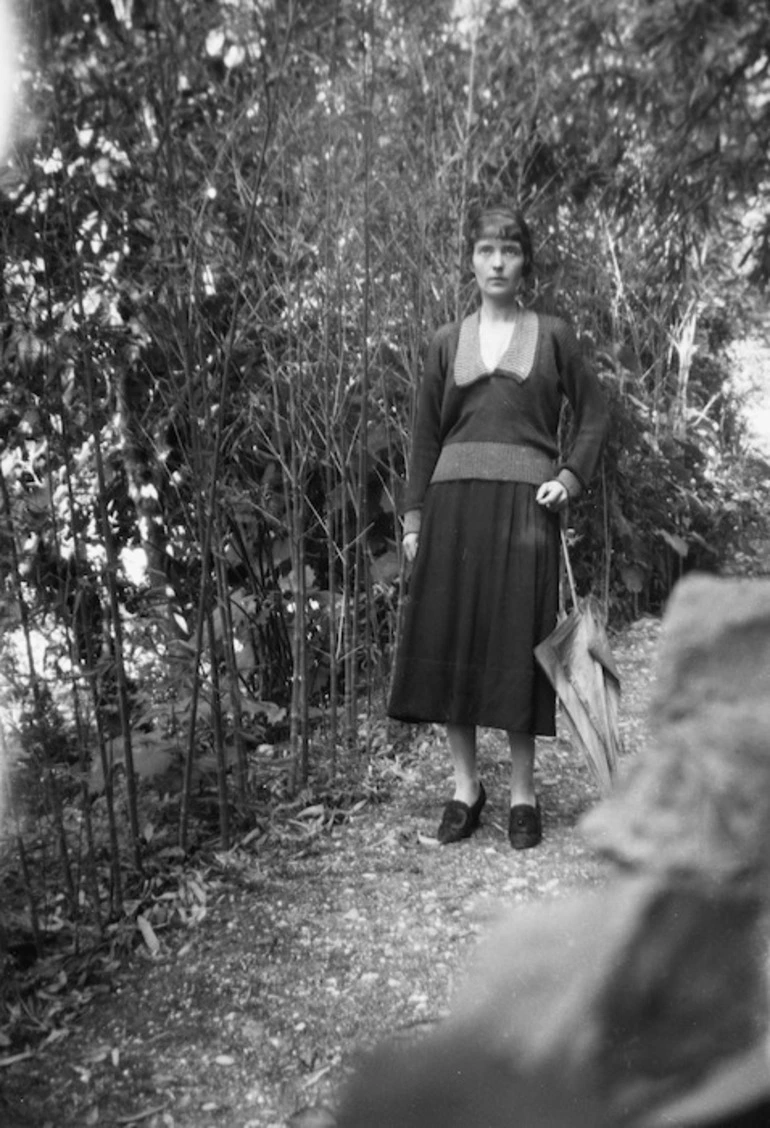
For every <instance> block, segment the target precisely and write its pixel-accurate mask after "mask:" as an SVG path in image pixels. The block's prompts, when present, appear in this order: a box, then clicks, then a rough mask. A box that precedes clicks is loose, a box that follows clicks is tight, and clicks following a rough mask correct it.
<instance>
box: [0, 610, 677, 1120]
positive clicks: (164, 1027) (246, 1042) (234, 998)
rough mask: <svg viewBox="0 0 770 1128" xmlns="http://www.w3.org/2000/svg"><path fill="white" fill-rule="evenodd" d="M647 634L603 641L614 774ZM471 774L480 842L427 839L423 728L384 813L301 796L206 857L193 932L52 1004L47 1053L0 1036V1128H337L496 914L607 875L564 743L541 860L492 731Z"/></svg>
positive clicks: (639, 701)
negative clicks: (611, 661) (371, 1071)
mask: <svg viewBox="0 0 770 1128" xmlns="http://www.w3.org/2000/svg"><path fill="white" fill-rule="evenodd" d="M658 631H659V623H658V622H657V621H656V620H654V619H643V620H640V621H639V622H638V623H636V624H634V625H633V626H632V627H630V628H629V629H627V630H626V631H624V632H623V633H622V634H621V635H619V636H617V637H616V638H615V639H614V640H613V649H614V652H615V656H616V659H617V661H618V665H619V667H620V671H621V675H622V679H623V715H622V732H623V739H624V744H625V752H624V757H623V765H621V770H622V769H623V766H624V765H625V766H627V765H628V764H629V763H630V762H631V761H632V760H633V759H634V757H635V756H636V755H638V753H639V751H640V750H641V749H642V747H643V746H644V742H645V726H646V709H647V701H648V697H649V692H650V689H651V670H652V668H653V666H654V650H655V644H656V640H657V636H658ZM481 763H482V772H483V778H484V781H485V784H486V788H487V791H488V794H489V802H488V805H487V807H486V809H485V812H484V816H483V821H482V826H481V828H480V830H479V832H478V833H477V834H476V835H475V836H474V837H473V838H472V839H470V840H469V841H467V842H464V843H462V844H459V845H457V846H454V847H448V848H443V849H440V848H437V847H436V846H435V845H432V844H431V839H432V836H433V835H434V834H435V830H436V825H437V822H438V818H439V816H440V811H441V806H442V803H443V802H444V800H445V799H446V798H447V796H448V787H449V773H448V765H447V760H446V756H445V755H444V752H443V748H442V745H441V738H440V733H439V732H438V731H436V732H434V731H433V730H432V729H426V730H425V731H424V732H421V733H420V734H419V736H418V737H417V739H416V740H415V741H414V742H413V743H412V744H411V746H410V747H409V750H408V752H405V753H403V754H401V755H399V756H394V757H392V758H390V757H387V758H384V762H383V763H382V764H380V765H379V767H378V771H379V773H380V777H381V780H382V779H384V780H385V781H386V783H387V788H385V789H381V791H380V796H381V801H379V802H377V803H374V802H370V803H365V804H361V805H359V806H358V808H357V809H354V811H353V813H352V814H349V815H348V816H347V817H346V818H345V819H344V820H343V821H338V820H337V819H335V818H334V817H330V813H329V811H328V810H326V809H324V808H323V807H318V806H316V807H314V806H313V805H312V804H311V805H310V806H309V807H308V808H306V809H305V810H303V811H298V812H295V815H294V816H293V817H292V818H287V820H286V822H285V825H284V827H283V832H282V833H280V834H276V835H274V836H273V837H272V838H271V839H270V840H268V841H266V842H265V841H263V842H260V843H259V844H256V843H254V842H245V843H243V844H241V845H239V846H237V847H235V848H234V849H233V850H231V851H229V852H228V853H227V854H226V855H224V854H222V855H218V856H216V857H215V859H214V860H213V862H212V864H211V865H210V866H209V867H208V868H207V870H206V872H205V874H201V875H200V880H199V881H198V882H197V885H196V887H197V888H198V889H199V892H200V896H201V904H202V905H205V913H199V914H193V915H197V917H198V918H199V919H198V920H197V922H196V923H194V924H191V925H190V926H189V927H188V928H187V929H179V928H177V929H174V930H169V931H168V932H165V933H158V935H157V937H156V939H157V941H158V942H159V944H158V947H157V950H156V951H155V952H154V953H153V951H151V947H155V945H153V944H151V945H149V946H148V945H147V944H140V945H138V946H137V947H136V949H135V952H134V953H133V955H132V956H131V958H130V959H129V960H128V961H127V962H126V963H125V964H119V965H113V966H107V967H104V968H103V969H102V970H101V974H100V975H98V976H91V977H90V978H89V987H88V998H87V1000H85V1001H84V1002H83V1005H82V1006H81V1007H80V1008H77V1013H76V1016H75V1017H68V1016H67V1008H66V1007H65V1006H64V1005H63V1006H62V1020H61V1022H60V1023H59V1024H58V1026H57V1028H56V1029H53V1030H52V1031H51V1032H49V1033H48V1035H47V1036H46V1037H45V1038H43V1039H42V1041H40V1042H38V1043H30V1045H29V1047H27V1048H25V1049H23V1050H22V1051H21V1052H19V1050H18V1047H13V1049H3V1043H2V1041H0V1123H1V1124H2V1125H3V1126H4V1128H32V1126H34V1128H64V1126H69V1125H71V1126H73V1128H74V1126H78V1128H82V1126H87V1125H99V1126H102V1125H104V1126H110V1128H111V1126H117V1125H132V1124H137V1125H143V1126H145V1128H216V1126H219V1125H227V1128H283V1126H286V1125H287V1124H288V1125H291V1126H298V1128H299V1126H301V1128H323V1126H324V1125H327V1124H329V1123H330V1122H331V1121H330V1118H329V1116H328V1114H327V1113H326V1112H325V1111H324V1110H325V1109H326V1108H331V1109H333V1107H334V1105H335V1101H336V1100H337V1097H338V1094H339V1091H340V1087H341V1086H342V1084H343V1083H344V1080H345V1077H346V1076H347V1075H348V1074H349V1071H350V1070H351V1069H353V1068H354V1067H355V1063H356V1060H357V1058H358V1056H359V1055H360V1054H361V1052H362V1051H365V1050H366V1048H367V1047H370V1046H372V1045H373V1044H374V1043H376V1042H377V1041H379V1040H380V1039H383V1038H386V1037H390V1038H396V1039H399V1038H412V1037H415V1036H417V1035H419V1034H420V1032H422V1031H423V1030H425V1029H427V1028H428V1027H429V1026H430V1025H431V1024H433V1023H435V1022H437V1021H438V1020H439V1019H440V1018H441V1017H442V1015H444V1014H445V1013H446V1011H447V1009H448V1008H449V1007H450V1005H451V999H452V995H453V991H454V988H455V986H456V985H457V984H458V982H459V981H460V980H461V978H462V976H463V974H464V968H465V967H466V965H467V962H468V957H469V955H470V954H471V952H472V951H473V949H474V947H475V946H476V944H477V942H478V940H479V937H480V936H481V935H483V934H484V933H485V932H486V931H487V930H488V929H489V927H490V926H491V924H492V923H493V922H494V921H495V920H496V918H497V917H498V916H499V915H500V914H501V913H502V912H503V911H505V910H509V909H510V908H511V906H513V905H515V904H517V903H519V902H525V901H532V900H543V899H546V898H557V897H564V896H566V895H568V894H570V893H573V892H575V891H576V890H581V889H585V888H587V887H591V886H596V885H598V884H600V883H602V882H603V881H604V880H606V876H607V870H606V869H605V865H604V863H603V862H602V861H601V860H600V859H599V858H597V857H596V856H594V855H593V854H592V852H591V851H590V850H589V848H588V847H587V845H586V844H585V843H584V842H583V840H582V839H581V836H580V833H579V829H578V823H579V820H580V818H581V816H582V815H583V814H584V813H585V812H586V811H587V810H588V809H589V808H590V807H591V806H592V805H594V804H595V803H596V802H597V800H598V793H597V791H596V789H595V787H594V785H593V784H592V782H591V779H590V776H589V773H588V771H587V769H586V767H585V765H584V764H583V763H582V762H581V761H580V760H579V759H578V758H576V757H575V756H574V755H573V754H572V752H571V750H570V747H569V744H568V741H567V740H566V738H565V736H564V735H563V734H560V735H559V736H558V737H557V738H556V739H555V740H553V741H544V742H543V743H542V746H541V747H540V749H539V753H538V786H539V791H540V795H541V802H542V806H543V812H544V841H543V844H542V846H541V847H539V848H538V849H535V850H529V851H523V852H519V853H517V852H514V851H512V850H511V849H510V846H509V845H508V841H507V837H506V822H507V804H506V797H505V779H506V756H505V749H504V746H503V744H502V743H501V741H500V740H499V738H498V737H497V736H496V735H495V734H491V733H490V734H484V738H483V742H482V752H481ZM94 982H96V986H95V987H94ZM74 989H76V986H75V988H74ZM49 990H50V992H51V995H52V1000H53V1001H52V1005H54V1004H55V996H56V984H55V983H54V984H52V986H51V987H50V988H49ZM61 990H62V994H64V992H65V988H64V986H63V985H62V988H61ZM72 991H73V984H72V983H68V984H67V986H66V992H67V993H68V997H69V999H70V1001H71V999H72V994H71V993H72ZM84 992H85V988H84Z"/></svg>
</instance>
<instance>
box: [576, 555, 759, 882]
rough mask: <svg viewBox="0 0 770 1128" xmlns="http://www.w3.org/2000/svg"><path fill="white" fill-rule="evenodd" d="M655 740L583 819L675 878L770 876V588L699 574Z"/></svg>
mask: <svg viewBox="0 0 770 1128" xmlns="http://www.w3.org/2000/svg"><path fill="white" fill-rule="evenodd" d="M655 682H656V688H655V692H654V695H653V699H652V705H651V730H652V740H651V743H650V746H649V747H648V749H647V750H646V754H645V755H643V756H642V757H640V759H639V761H638V763H637V765H636V770H635V771H633V772H632V773H630V775H629V776H628V777H627V778H626V780H625V781H624V783H623V785H622V786H621V787H619V788H618V790H617V791H616V792H615V793H614V794H613V795H612V796H610V798H609V799H608V800H607V801H606V802H605V803H603V804H601V805H600V806H599V807H597V808H596V809H595V810H594V811H593V812H591V814H590V815H589V816H588V817H587V818H586V819H585V820H584V823H583V831H584V833H585V834H586V836H587V837H588V838H589V840H590V841H591V842H592V844H593V845H595V846H596V847H597V848H598V849H600V850H601V851H603V852H604V853H606V854H608V855H610V856H611V857H612V858H614V859H615V860H616V861H617V862H618V863H619V864H620V865H622V866H630V867H632V868H634V869H640V870H644V871H645V872H657V873H660V874H662V875H667V876H669V877H671V878H672V879H674V878H675V879H676V880H687V881H694V882H696V883H698V884H701V883H704V882H705V883H709V884H712V883H713V884H717V885H722V884H723V883H727V882H729V883H731V884H732V885H733V887H734V883H735V882H737V881H739V882H741V883H742V884H744V885H747V886H753V887H754V888H756V889H757V891H758V892H759V893H760V895H765V886H766V884H767V881H768V876H770V874H769V871H770V581H766V580H724V579H716V578H713V577H706V576H693V577H690V578H688V579H685V580H683V581H682V582H681V583H680V584H679V585H678V586H677V588H676V589H675V591H674V594H673V596H672V598H671V601H670V604H669V607H668V609H667V613H666V616H665V619H664V623H663V632H662V636H661V644H660V652H659V659H658V665H657V671H656V678H655Z"/></svg>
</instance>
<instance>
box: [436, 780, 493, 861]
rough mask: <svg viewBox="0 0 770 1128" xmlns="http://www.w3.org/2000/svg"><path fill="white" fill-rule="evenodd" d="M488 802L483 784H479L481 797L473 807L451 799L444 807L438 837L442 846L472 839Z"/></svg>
mask: <svg viewBox="0 0 770 1128" xmlns="http://www.w3.org/2000/svg"><path fill="white" fill-rule="evenodd" d="M486 801H487V793H486V791H485V790H484V784H483V783H480V784H479V797H478V799H477V800H476V802H475V803H474V804H473V806H472V807H469V806H468V804H467V803H462V802H461V801H460V800H459V799H450V800H449V802H448V803H447V805H446V806H445V807H444V813H443V815H442V816H441V825H440V826H439V828H438V834H437V835H436V837H437V838H438V840H439V842H440V843H441V845H442V846H447V845H448V844H449V843H450V842H460V841H461V840H462V839H463V838H470V836H471V835H472V834H473V832H474V830H476V828H477V827H478V825H479V819H480V818H481V812H482V810H483V809H484V804H485V803H486Z"/></svg>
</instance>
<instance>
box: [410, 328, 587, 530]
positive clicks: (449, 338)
mask: <svg viewBox="0 0 770 1128" xmlns="http://www.w3.org/2000/svg"><path fill="white" fill-rule="evenodd" d="M474 317H475V323H474ZM522 319H523V323H524V328H525V332H524V333H523V334H522V336H523V337H525V338H526V337H529V341H530V347H529V349H527V345H526V341H525V344H524V347H523V353H524V354H526V355H524V359H523V361H522V349H521V347H518V346H517V347H518V352H517V347H514V346H511V347H509V349H508V350H507V351H506V353H505V355H504V357H503V358H501V361H500V364H499V366H498V367H497V368H496V369H495V370H494V371H493V372H491V373H488V372H484V370H483V363H482V362H481V361H480V356H479V353H478V314H476V315H472V316H471V317H470V318H466V319H465V322H453V323H451V324H449V325H445V326H443V327H442V328H441V329H439V330H438V332H437V333H436V335H435V336H434V338H433V340H432V341H431V344H430V347H429V349H428V356H427V359H426V363H425V369H424V372H423V379H422V385H421V388H420V394H419V398H418V405H417V419H416V423H415V431H414V437H413V442H412V455H411V461H410V468H409V478H408V486H407V492H406V500H405V506H404V508H405V511H406V512H405V517H404V532H405V533H408V532H418V531H419V528H420V516H421V509H422V504H423V499H424V497H425V492H426V490H427V488H428V486H429V484H430V482H431V481H448V480H451V479H453V478H485V479H492V480H498V481H500V480H502V481H525V482H531V483H532V484H533V485H536V484H539V483H540V482H544V481H547V480H548V479H550V478H558V479H559V481H561V482H562V483H563V484H564V485H565V487H566V488H567V492H568V493H569V495H570V497H576V496H578V495H579V493H580V492H581V490H582V489H583V488H584V487H585V486H586V485H587V484H588V482H589V481H590V479H591V477H592V475H593V473H594V471H595V469H596V466H597V463H598V460H599V457H600V454H601V447H602V443H603V440H604V435H605V432H606V428H607V410H606V405H605V401H604V396H603V393H602V388H601V384H600V382H599V379H598V377H597V376H596V375H595V373H594V372H593V371H591V369H590V368H588V366H587V365H586V364H585V362H584V360H583V357H582V354H581V350H580V346H579V345H578V342H577V338H576V337H575V334H574V333H573V331H572V330H571V329H570V328H569V326H568V325H567V324H566V323H565V322H564V321H562V320H561V319H560V318H556V317H549V316H543V315H540V314H537V315H535V314H532V313H527V314H522ZM461 330H462V340H463V343H462V345H461V348H460V356H459V358H458V342H459V341H460V338H461ZM474 348H475V352H474ZM456 360H457V364H456V363H455V362H456ZM458 381H459V383H458ZM562 396H566V398H567V400H568V401H569V403H570V404H571V405H572V409H573V413H574V428H573V436H572V444H571V448H570V450H569V451H568V452H567V454H566V456H565V457H564V458H563V460H562V461H560V462H558V461H557V459H558V455H559V451H558V445H557V439H556V435H557V430H558V425H559V412H560V409H561V401H562Z"/></svg>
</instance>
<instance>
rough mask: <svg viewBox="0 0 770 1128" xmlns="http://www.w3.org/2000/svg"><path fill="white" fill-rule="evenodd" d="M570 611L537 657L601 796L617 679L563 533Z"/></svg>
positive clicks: (616, 745) (610, 766) (616, 746)
mask: <svg viewBox="0 0 770 1128" xmlns="http://www.w3.org/2000/svg"><path fill="white" fill-rule="evenodd" d="M561 535H562V549H563V552H564V562H565V565H566V568H567V575H568V578H569V583H570V590H571V593H572V603H573V607H572V610H571V611H570V612H569V614H567V615H565V616H564V617H563V618H562V620H561V622H559V623H558V624H557V626H556V628H555V630H553V631H552V632H551V634H549V635H548V637H547V638H546V639H544V640H543V641H542V642H541V643H540V644H539V645H538V646H536V647H535V657H536V659H537V661H538V662H539V663H540V665H541V666H542V668H543V670H544V671H545V673H546V676H547V677H548V680H549V681H550V682H551V685H552V686H553V688H554V690H555V691H556V696H557V699H558V701H559V703H560V705H561V708H562V715H563V717H564V720H565V723H566V725H567V728H568V729H569V731H570V734H571V736H572V741H573V743H574V745H575V747H576V748H579V749H580V751H581V752H582V753H583V755H584V756H585V758H586V761H587V763H588V766H589V768H590V770H591V773H592V775H593V777H594V779H595V780H596V783H597V784H598V786H599V789H600V790H601V792H602V793H606V792H607V791H609V789H610V787H611V786H612V780H613V776H614V774H615V769H616V767H617V761H618V753H619V750H620V747H621V742H620V733H619V729H618V710H619V704H620V675H619V673H618V669H617V666H616V665H615V660H614V658H613V656H612V651H611V649H610V644H609V640H608V639H607V634H606V631H605V626H604V616H603V614H602V611H601V607H600V605H599V603H598V601H597V600H596V599H595V598H594V597H593V596H588V597H587V598H585V599H578V597H577V592H576V590H575V581H574V577H573V575H572V568H571V566H570V561H569V554H568V551H567V542H566V538H565V536H564V531H563V530H562V534H561Z"/></svg>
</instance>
